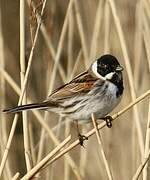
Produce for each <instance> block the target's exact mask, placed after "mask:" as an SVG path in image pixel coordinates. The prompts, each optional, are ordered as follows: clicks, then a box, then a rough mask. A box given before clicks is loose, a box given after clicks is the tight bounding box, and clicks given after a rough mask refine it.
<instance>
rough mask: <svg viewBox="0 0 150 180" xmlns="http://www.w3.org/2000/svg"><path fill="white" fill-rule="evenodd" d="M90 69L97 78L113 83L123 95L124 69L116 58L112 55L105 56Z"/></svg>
mask: <svg viewBox="0 0 150 180" xmlns="http://www.w3.org/2000/svg"><path fill="white" fill-rule="evenodd" d="M90 69H91V71H92V73H93V74H94V75H95V76H96V77H97V78H100V79H103V80H108V81H110V82H112V83H113V84H115V85H116V86H117V87H118V88H119V89H120V92H121V93H122V91H123V76H122V71H123V67H122V66H121V65H120V64H119V62H118V60H117V59H116V57H114V56H112V55H110V54H106V55H103V56H101V57H100V58H98V59H97V60H96V61H95V62H94V63H93V64H92V65H91V68H90Z"/></svg>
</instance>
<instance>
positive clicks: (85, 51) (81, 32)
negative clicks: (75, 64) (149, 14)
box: [74, 1, 89, 68]
mask: <svg viewBox="0 0 150 180" xmlns="http://www.w3.org/2000/svg"><path fill="white" fill-rule="evenodd" d="M74 5H75V16H76V21H77V26H78V31H79V35H80V38H81V45H82V50H83V55H84V62H85V67H86V68H87V67H88V62H89V55H88V49H87V43H86V38H85V33H84V30H83V24H82V18H81V14H80V8H79V1H74Z"/></svg>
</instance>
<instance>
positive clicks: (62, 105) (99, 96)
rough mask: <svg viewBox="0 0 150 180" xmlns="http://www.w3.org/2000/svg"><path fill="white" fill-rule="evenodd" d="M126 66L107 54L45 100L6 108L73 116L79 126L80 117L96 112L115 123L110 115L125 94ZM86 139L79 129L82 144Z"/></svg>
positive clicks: (12, 110)
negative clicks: (124, 68)
mask: <svg viewBox="0 0 150 180" xmlns="http://www.w3.org/2000/svg"><path fill="white" fill-rule="evenodd" d="M122 70H123V67H122V66H121V65H120V64H119V62H118V60H117V59H116V58H115V57H114V56H112V55H110V54H106V55H103V56H101V57H100V58H98V59H97V60H96V61H95V62H93V63H92V64H91V66H90V68H89V69H88V70H87V71H85V72H83V73H81V74H79V75H78V76H76V77H75V78H74V79H72V80H71V81H70V82H69V83H67V84H64V85H63V86H61V87H59V88H57V89H56V90H54V91H53V92H52V94H50V95H49V96H48V98H47V99H46V100H45V101H43V102H39V103H33V104H26V105H21V106H17V107H14V108H9V109H5V110H3V112H6V113H18V112H20V111H24V110H31V109H40V110H47V111H52V112H55V113H58V114H59V115H61V116H64V117H69V118H71V119H73V120H74V121H75V122H77V127H78V121H80V122H89V121H91V114H92V113H93V114H94V116H95V117H96V118H97V119H103V120H105V121H106V124H107V126H108V127H111V126H112V123H111V120H112V119H111V116H106V115H107V114H109V113H110V112H111V111H112V110H113V109H114V108H115V107H116V106H117V105H118V104H119V102H120V100H121V98H122V94H123V90H124V87H123V75H122ZM78 133H79V131H78ZM85 139H86V137H85V136H84V135H81V134H80V133H79V140H80V144H81V145H83V140H85Z"/></svg>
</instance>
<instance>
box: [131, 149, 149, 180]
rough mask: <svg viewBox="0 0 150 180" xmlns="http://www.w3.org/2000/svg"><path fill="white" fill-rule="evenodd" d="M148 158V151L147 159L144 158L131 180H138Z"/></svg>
mask: <svg viewBox="0 0 150 180" xmlns="http://www.w3.org/2000/svg"><path fill="white" fill-rule="evenodd" d="M149 158H150V149H149V151H148V154H147V157H146V158H144V160H143V161H142V163H141V164H140V166H139V167H138V169H137V171H136V173H135V174H134V176H133V178H132V180H138V179H139V177H140V175H141V173H142V171H143V168H144V167H145V165H146V164H147V162H148V160H149Z"/></svg>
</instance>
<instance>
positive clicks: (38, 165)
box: [21, 136, 71, 180]
mask: <svg viewBox="0 0 150 180" xmlns="http://www.w3.org/2000/svg"><path fill="white" fill-rule="evenodd" d="M70 140H71V136H68V137H67V138H66V139H65V140H64V141H63V142H62V143H60V144H59V145H58V146H57V147H56V148H54V149H53V150H52V151H51V152H50V153H49V154H48V155H47V156H46V157H45V158H44V159H42V160H41V161H40V162H39V163H38V164H37V165H36V166H34V167H33V168H32V169H31V170H30V171H29V172H28V173H27V174H26V175H25V176H23V177H22V178H21V180H26V179H30V178H32V177H33V176H34V175H35V174H36V173H38V171H40V169H41V168H42V167H43V166H44V165H45V164H47V162H48V161H49V160H50V159H51V158H52V157H53V156H54V155H55V154H56V153H57V152H58V151H60V150H61V149H62V148H63V147H64V146H65V145H66V144H67V143H68V142H69V141H70Z"/></svg>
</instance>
